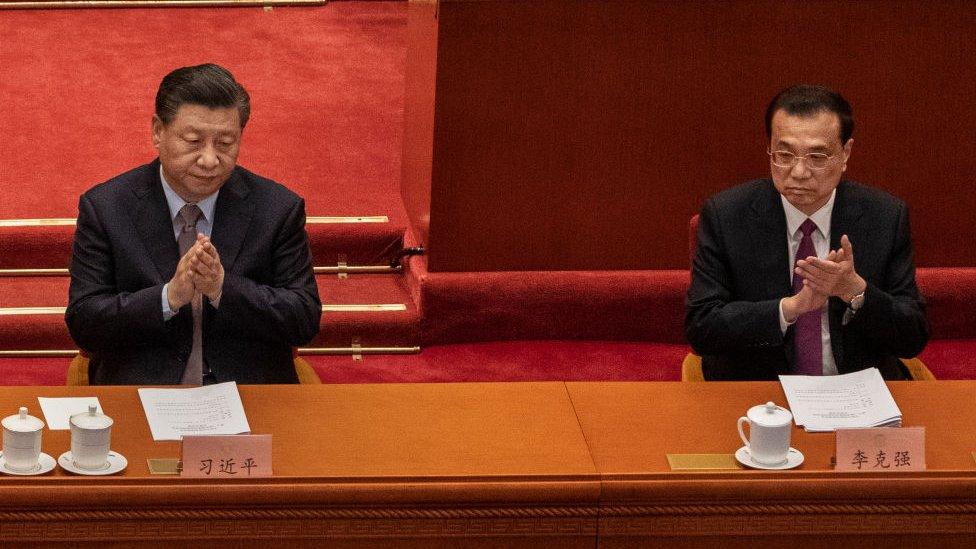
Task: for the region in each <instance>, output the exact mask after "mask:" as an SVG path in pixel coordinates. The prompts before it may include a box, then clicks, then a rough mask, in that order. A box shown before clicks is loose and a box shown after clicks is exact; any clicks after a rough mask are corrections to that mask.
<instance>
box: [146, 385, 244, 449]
mask: <svg viewBox="0 0 976 549" xmlns="http://www.w3.org/2000/svg"><path fill="white" fill-rule="evenodd" d="M139 399H140V400H142V409H143V410H144V411H145V412H146V420H148V421H149V430H150V431H152V435H153V440H180V439H181V438H182V437H183V435H237V434H240V433H249V432H250V431H251V427H250V426H249V425H248V424H247V417H246V416H245V415H244V405H243V404H241V395H240V393H238V392H237V383H234V382H233V381H228V382H226V383H218V384H216V385H204V386H203V387H193V388H187V389H139Z"/></svg>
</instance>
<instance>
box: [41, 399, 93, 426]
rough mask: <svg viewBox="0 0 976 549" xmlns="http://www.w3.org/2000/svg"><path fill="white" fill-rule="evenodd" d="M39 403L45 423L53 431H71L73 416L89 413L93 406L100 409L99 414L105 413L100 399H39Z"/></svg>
mask: <svg viewBox="0 0 976 549" xmlns="http://www.w3.org/2000/svg"><path fill="white" fill-rule="evenodd" d="M37 402H38V403H40V405H41V411H42V412H43V413H44V423H47V428H48V429H50V430H52V431H67V430H68V429H70V428H71V426H70V425H69V424H68V420H69V419H71V416H73V415H75V414H81V413H84V412H87V411H88V407H89V406H90V405H92V404H94V405H95V406H97V407H98V413H100V414H104V413H105V412H102V405H101V404H99V403H98V397H65V398H50V397H37Z"/></svg>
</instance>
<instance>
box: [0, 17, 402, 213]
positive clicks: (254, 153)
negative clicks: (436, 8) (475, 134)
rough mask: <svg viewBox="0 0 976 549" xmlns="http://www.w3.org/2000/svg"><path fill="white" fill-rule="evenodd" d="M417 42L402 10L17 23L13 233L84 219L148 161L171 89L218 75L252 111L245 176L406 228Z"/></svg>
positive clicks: (10, 104) (7, 82) (325, 208)
mask: <svg viewBox="0 0 976 549" xmlns="http://www.w3.org/2000/svg"><path fill="white" fill-rule="evenodd" d="M405 28H406V3H405V2H335V3H330V4H327V5H326V6H323V7H308V8H275V9H274V10H271V11H265V10H263V9H262V8H259V7H254V8H216V9H145V10H136V9H132V10H130V9H96V10H13V11H4V12H3V16H2V17H0V37H2V39H0V104H2V105H3V109H2V110H0V136H3V138H2V139H0V219H4V218H8V219H9V218H36V217H74V216H75V215H76V213H77V209H76V206H77V201H78V196H79V195H80V194H81V192H82V191H84V190H85V189H87V188H89V187H91V186H92V185H94V184H96V183H99V182H101V181H104V180H106V179H108V178H109V177H112V176H114V175H116V174H118V173H120V172H122V171H125V170H127V169H129V168H131V167H134V166H136V165H139V164H143V163H145V162H148V161H149V160H151V159H152V158H153V157H154V156H155V155H154V149H153V148H152V146H151V141H150V134H149V123H150V119H151V117H152V109H153V97H154V95H155V91H156V88H157V87H158V85H159V81H160V80H161V79H162V77H163V75H165V74H166V73H167V72H168V71H170V70H172V69H174V68H176V67H180V66H185V65H192V64H198V63H202V62H207V61H213V62H216V63H219V64H222V65H224V66H226V67H227V68H229V69H230V70H231V72H233V73H234V75H235V76H236V77H237V78H238V79H239V80H240V81H241V82H242V83H243V84H244V86H245V87H246V88H247V89H248V91H249V92H250V94H251V97H252V117H251V122H249V124H248V127H247V130H246V132H245V134H244V139H245V141H244V146H243V147H242V152H241V157H240V163H241V164H242V165H243V166H245V167H248V168H250V169H252V170H253V171H256V172H257V173H260V174H262V175H265V176H267V177H271V178H272V179H275V180H277V181H279V182H281V183H284V184H285V185H286V186H288V187H290V188H292V189H293V190H295V191H297V192H298V193H299V194H301V195H303V196H304V197H305V199H306V200H307V203H308V213H309V215H330V216H359V215H387V216H389V217H390V220H391V222H392V223H393V224H394V225H396V226H398V227H401V228H402V227H404V226H405V223H406V222H405V214H404V213H403V208H402V206H401V204H400V200H399V179H400V154H401V151H400V143H401V141H402V135H401V134H402V117H403V78H404V74H403V71H404V57H405V55H406V53H405V52H406V50H405V48H406V43H405ZM26 189H42V190H43V192H25V190H26Z"/></svg>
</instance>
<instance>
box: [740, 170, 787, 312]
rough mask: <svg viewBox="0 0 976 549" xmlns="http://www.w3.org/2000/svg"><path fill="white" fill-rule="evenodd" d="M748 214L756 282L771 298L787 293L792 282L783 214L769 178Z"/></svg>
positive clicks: (777, 194)
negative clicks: (756, 272)
mask: <svg viewBox="0 0 976 549" xmlns="http://www.w3.org/2000/svg"><path fill="white" fill-rule="evenodd" d="M751 217H752V219H751V220H750V223H749V224H748V226H749V231H750V235H749V236H750V237H751V239H752V246H753V251H754V254H753V257H755V259H756V262H757V265H758V266H759V269H758V276H759V277H760V278H757V282H756V283H757V284H762V285H763V286H764V287H765V288H767V289H768V291H769V296H770V298H773V297H782V296H784V295H790V294H791V293H792V292H793V283H792V280H791V278H790V275H789V273H790V271H791V265H790V259H789V247H788V245H787V242H786V214H785V213H784V212H783V204H782V203H781V201H780V198H779V193H778V192H776V189H775V187H773V184H772V182H771V181H767V182H766V184H765V185H764V186H763V187H762V189H761V190H760V192H759V193H757V195H756V197H755V199H754V200H753V202H752V212H751Z"/></svg>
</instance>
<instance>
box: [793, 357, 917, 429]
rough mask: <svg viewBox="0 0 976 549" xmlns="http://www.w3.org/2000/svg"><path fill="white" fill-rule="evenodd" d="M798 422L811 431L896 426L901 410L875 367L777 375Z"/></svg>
mask: <svg viewBox="0 0 976 549" xmlns="http://www.w3.org/2000/svg"><path fill="white" fill-rule="evenodd" d="M779 381H780V383H781V384H782V385H783V391H784V392H785V393H786V400H787V401H788V402H789V403H790V411H792V412H793V419H794V420H795V421H796V424H797V426H799V427H803V428H804V429H806V430H807V431H810V432H821V431H835V430H837V429H857V428H862V427H899V426H901V410H899V409H898V405H897V404H895V399H894V398H892V396H891V392H890V391H889V390H888V386H887V385H885V382H884V380H883V379H882V378H881V372H879V371H878V369H877V368H868V369H867V370H861V371H859V372H854V373H852V374H844V375H837V376H779Z"/></svg>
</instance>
